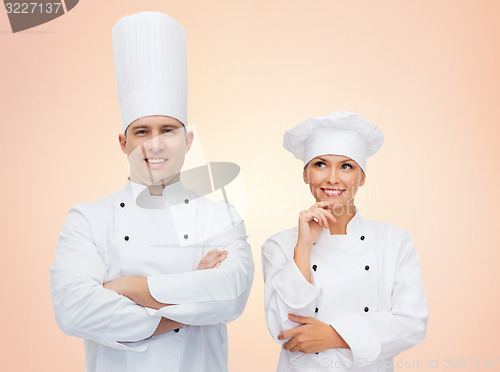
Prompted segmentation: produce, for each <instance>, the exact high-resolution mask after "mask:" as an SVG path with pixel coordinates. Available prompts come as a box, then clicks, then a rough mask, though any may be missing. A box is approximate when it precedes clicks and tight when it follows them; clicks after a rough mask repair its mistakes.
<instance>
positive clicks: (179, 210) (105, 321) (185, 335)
mask: <svg viewBox="0 0 500 372" xmlns="http://www.w3.org/2000/svg"><path fill="white" fill-rule="evenodd" d="M113 48H114V59H115V72H116V79H117V86H118V95H119V100H120V110H121V117H122V123H123V134H120V135H119V143H120V146H121V149H122V151H123V152H124V153H125V154H127V158H128V161H129V165H130V177H129V178H128V180H127V184H126V186H125V188H124V189H122V190H120V191H118V192H117V193H115V194H112V195H109V196H107V197H105V198H103V199H100V200H97V201H95V202H91V203H83V204H79V205H76V206H75V207H73V208H72V209H71V210H70V212H69V214H68V217H67V220H66V222H65V224H64V226H63V228H62V230H61V234H60V237H59V242H58V244H57V249H56V253H55V261H54V264H53V265H52V267H51V270H50V273H51V278H50V285H51V294H52V300H53V305H54V312H55V316H56V320H57V324H58V326H59V327H60V328H61V329H62V330H63V332H65V333H66V334H68V335H72V336H76V337H80V338H83V339H84V343H85V353H86V358H85V365H86V370H87V371H88V372H113V371H116V372H127V371H144V372H160V371H168V372H171V371H196V372H199V371H209V372H213V371H215V372H217V371H227V361H228V355H227V352H228V345H227V342H228V341H227V332H226V325H225V324H226V323H228V322H230V321H232V320H234V319H236V318H237V317H238V316H239V315H240V314H241V313H242V311H243V309H244V307H245V304H246V301H247V299H248V295H249V291H250V287H251V283H252V279H253V271H254V266H253V260H252V255H251V251H250V247H249V245H248V243H247V242H246V233H245V228H244V225H243V221H242V220H241V218H240V217H239V216H238V214H237V213H236V211H235V210H234V208H233V207H232V206H231V205H229V204H227V203H226V202H224V201H221V202H218V203H217V202H214V201H211V200H208V199H206V198H203V197H198V195H197V194H196V193H195V192H194V191H190V190H188V189H186V188H185V187H184V186H183V185H182V183H181V181H180V172H181V168H182V166H183V163H184V157H185V154H186V153H187V152H188V151H189V149H190V146H191V143H192V141H193V133H192V132H191V131H189V130H188V128H186V125H187V72H186V71H187V66H186V36H185V31H184V29H183V28H182V26H181V25H179V24H178V23H177V22H176V21H175V20H173V19H172V18H170V17H169V16H167V15H165V14H162V13H159V12H142V13H138V14H134V15H131V16H125V17H124V18H122V19H120V20H119V21H118V22H117V24H116V25H115V26H114V28H113Z"/></svg>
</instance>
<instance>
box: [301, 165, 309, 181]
mask: <svg viewBox="0 0 500 372" xmlns="http://www.w3.org/2000/svg"><path fill="white" fill-rule="evenodd" d="M302 178H303V179H304V183H305V184H306V185H309V177H308V175H307V165H306V166H305V167H304V171H303V172H302Z"/></svg>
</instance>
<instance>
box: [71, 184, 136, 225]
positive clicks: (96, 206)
mask: <svg viewBox="0 0 500 372" xmlns="http://www.w3.org/2000/svg"><path fill="white" fill-rule="evenodd" d="M121 200H123V201H121ZM126 202H127V200H126V198H125V192H124V190H120V191H117V192H115V193H113V194H110V195H106V196H104V197H102V198H100V199H97V200H94V201H91V202H84V203H79V204H76V205H74V206H73V207H71V209H70V211H69V216H72V215H74V214H79V215H82V216H84V217H86V218H88V219H89V220H94V219H96V218H97V219H98V220H101V219H102V218H103V217H105V216H107V215H111V213H112V210H113V208H114V207H117V206H118V207H119V206H120V204H121V203H126Z"/></svg>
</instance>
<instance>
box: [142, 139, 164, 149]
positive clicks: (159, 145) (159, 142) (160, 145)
mask: <svg viewBox="0 0 500 372" xmlns="http://www.w3.org/2000/svg"><path fill="white" fill-rule="evenodd" d="M144 147H145V148H146V151H151V152H154V153H156V152H160V151H163V150H164V148H165V143H164V142H163V138H162V136H160V135H157V136H154V137H152V138H151V139H149V140H148V141H146V143H145V144H144Z"/></svg>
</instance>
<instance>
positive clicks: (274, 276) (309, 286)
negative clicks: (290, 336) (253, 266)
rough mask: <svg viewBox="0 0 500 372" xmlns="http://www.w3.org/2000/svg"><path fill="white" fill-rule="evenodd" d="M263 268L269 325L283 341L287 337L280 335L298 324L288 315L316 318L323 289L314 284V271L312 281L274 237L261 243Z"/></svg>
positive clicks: (273, 332)
mask: <svg viewBox="0 0 500 372" xmlns="http://www.w3.org/2000/svg"><path fill="white" fill-rule="evenodd" d="M290 244H293V243H290ZM288 248H290V247H288ZM292 252H293V250H292ZM262 270H263V272H264V304H265V311H266V323H267V328H268V329H269V332H270V333H271V336H272V337H273V338H274V340H275V341H276V342H277V343H280V344H283V343H285V342H286V341H288V340H278V335H279V334H280V333H281V332H283V331H286V330H288V329H291V328H294V327H297V326H298V324H297V323H295V322H292V321H291V320H289V319H288V314H295V315H301V316H310V317H313V316H314V314H315V307H316V298H317V297H318V295H319V292H320V288H319V286H318V285H316V284H314V272H313V273H312V280H311V281H312V283H309V282H308V281H307V280H306V279H305V278H304V276H303V275H302V273H301V272H300V270H299V268H298V267H297V265H296V264H295V261H294V260H293V257H292V256H291V255H287V254H286V253H285V249H283V248H282V247H281V246H280V245H279V244H278V243H277V242H276V241H274V240H271V239H268V240H266V241H265V242H264V244H263V246H262Z"/></svg>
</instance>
